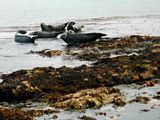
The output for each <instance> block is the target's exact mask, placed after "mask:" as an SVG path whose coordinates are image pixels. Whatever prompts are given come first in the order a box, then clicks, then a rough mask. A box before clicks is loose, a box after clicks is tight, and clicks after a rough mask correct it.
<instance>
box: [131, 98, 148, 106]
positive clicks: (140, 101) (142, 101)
mask: <svg viewBox="0 0 160 120" xmlns="http://www.w3.org/2000/svg"><path fill="white" fill-rule="evenodd" d="M149 101H150V98H149V97H143V96H138V97H136V98H135V99H133V100H131V101H129V103H133V102H138V103H143V104H147V103H148V102H149Z"/></svg>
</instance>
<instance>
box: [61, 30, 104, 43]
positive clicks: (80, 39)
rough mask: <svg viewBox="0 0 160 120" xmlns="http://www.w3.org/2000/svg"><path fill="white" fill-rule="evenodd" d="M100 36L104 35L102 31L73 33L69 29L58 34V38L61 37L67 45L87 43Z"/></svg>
mask: <svg viewBox="0 0 160 120" xmlns="http://www.w3.org/2000/svg"><path fill="white" fill-rule="evenodd" d="M102 36H106V34H103V33H74V32H73V31H71V30H69V31H68V32H65V33H63V34H61V35H59V36H58V38H60V39H62V40H63V41H64V42H66V43H67V44H68V45H73V44H79V43H87V42H94V41H96V40H97V39H99V38H101V37H102Z"/></svg>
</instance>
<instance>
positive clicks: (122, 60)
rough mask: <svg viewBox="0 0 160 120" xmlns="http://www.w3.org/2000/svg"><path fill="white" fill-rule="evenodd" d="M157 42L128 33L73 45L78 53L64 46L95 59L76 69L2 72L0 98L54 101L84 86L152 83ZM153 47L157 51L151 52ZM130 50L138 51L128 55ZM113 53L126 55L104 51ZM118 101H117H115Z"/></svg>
mask: <svg viewBox="0 0 160 120" xmlns="http://www.w3.org/2000/svg"><path fill="white" fill-rule="evenodd" d="M159 41H160V37H148V36H129V37H124V38H119V39H117V38H116V39H113V40H111V41H107V40H106V41H105V40H104V41H99V42H94V43H87V44H80V45H79V46H78V48H76V49H78V50H79V49H80V52H79V51H78V52H76V53H74V52H71V53H70V50H73V48H74V47H71V48H66V50H65V54H67V53H69V54H71V55H74V56H77V58H78V56H81V55H82V56H83V54H81V51H82V52H83V51H85V52H84V53H85V54H86V55H85V56H86V58H85V57H82V59H83V58H84V59H88V60H94V61H95V62H94V63H93V64H91V65H90V66H86V65H82V66H79V67H75V68H69V67H61V68H52V67H41V68H40V67H37V68H34V69H31V70H19V71H16V72H13V73H11V74H4V75H2V76H1V78H2V79H3V82H2V83H1V84H0V101H14V100H15V101H21V100H28V99H29V100H33V101H34V100H35V101H47V102H53V103H55V102H57V101H58V100H59V98H61V97H62V96H65V95H67V94H70V93H76V92H78V91H80V90H85V89H94V88H98V87H112V86H114V85H119V84H131V83H144V82H145V81H151V80H152V81H153V82H148V83H147V82H146V85H147V86H152V85H154V82H155V81H154V80H155V79H157V78H160V72H159V71H160V53H159V51H158V50H157V49H159V43H160V42H159ZM141 48H143V49H141ZM74 49H75V48H74ZM137 49H138V51H137ZM139 50H140V51H139ZM153 50H157V51H156V52H153ZM48 51H50V50H45V51H43V52H42V54H45V53H47V52H48ZM108 51H109V52H108ZM119 51H120V52H119ZM132 51H136V52H139V54H138V55H128V54H127V53H129V52H132ZM90 52H91V53H90ZM112 52H114V53H116V54H121V53H126V55H122V56H118V57H114V58H110V57H108V55H107V54H108V53H112ZM50 53H52V52H50ZM53 53H55V52H53ZM60 53H61V52H60ZM72 53H73V54H72ZM88 53H89V54H88ZM58 54H59V53H58ZM56 55H57V53H56ZM90 55H91V56H90ZM49 56H52V55H49ZM10 83H12V84H10ZM120 103H121V102H117V104H120Z"/></svg>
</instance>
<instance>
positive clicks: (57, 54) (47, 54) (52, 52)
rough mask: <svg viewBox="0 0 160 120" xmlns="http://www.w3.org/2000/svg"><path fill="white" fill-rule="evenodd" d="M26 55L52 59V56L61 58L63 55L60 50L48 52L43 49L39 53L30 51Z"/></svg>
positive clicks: (48, 50)
mask: <svg viewBox="0 0 160 120" xmlns="http://www.w3.org/2000/svg"><path fill="white" fill-rule="evenodd" d="M28 54H39V55H41V56H43V57H44V56H46V57H54V56H61V55H64V52H63V51H60V50H50V49H45V50H41V51H32V50H31V51H30V52H29V53H28Z"/></svg>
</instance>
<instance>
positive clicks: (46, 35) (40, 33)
mask: <svg viewBox="0 0 160 120" xmlns="http://www.w3.org/2000/svg"><path fill="white" fill-rule="evenodd" d="M61 33H62V32H58V31H57V32H56V31H54V32H46V31H35V32H32V33H30V35H36V36H37V38H56V37H57V35H59V34H61Z"/></svg>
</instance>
